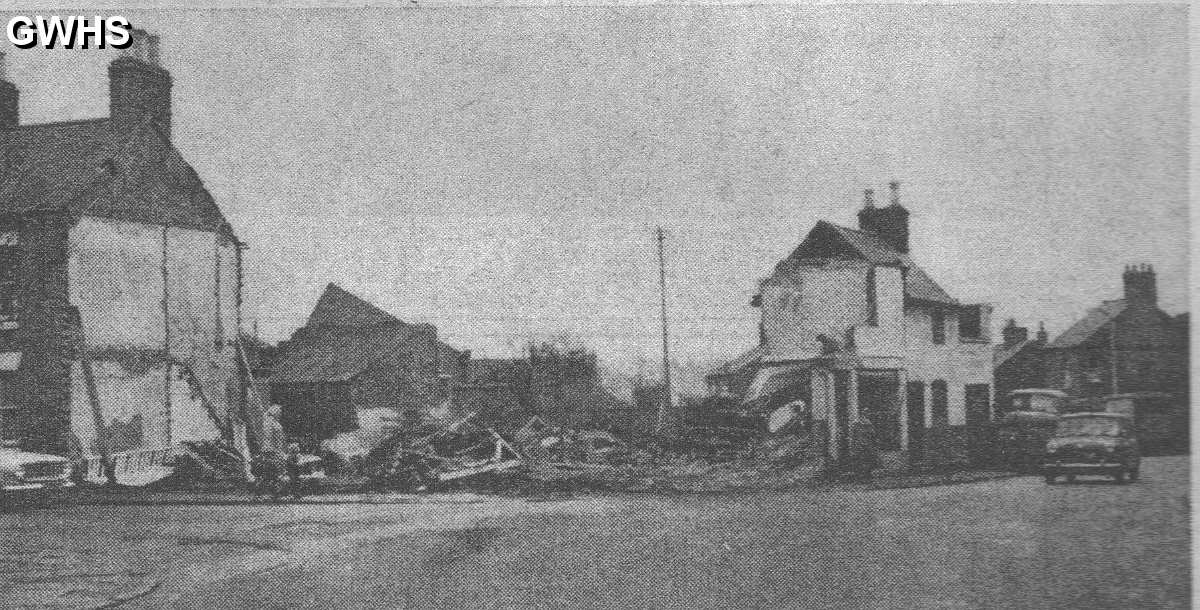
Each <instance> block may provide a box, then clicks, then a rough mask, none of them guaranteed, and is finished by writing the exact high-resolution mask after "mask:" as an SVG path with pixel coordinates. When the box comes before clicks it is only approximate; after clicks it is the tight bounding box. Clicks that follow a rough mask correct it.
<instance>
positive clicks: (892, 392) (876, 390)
mask: <svg viewBox="0 0 1200 610" xmlns="http://www.w3.org/2000/svg"><path fill="white" fill-rule="evenodd" d="M858 412H859V413H860V414H862V415H863V416H864V417H865V418H866V419H867V420H868V421H870V422H871V424H872V427H874V428H875V448H876V449H879V450H880V451H899V450H900V374H899V373H898V372H897V371H890V370H862V371H859V372H858Z"/></svg>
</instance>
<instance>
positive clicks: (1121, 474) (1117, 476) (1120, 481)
mask: <svg viewBox="0 0 1200 610" xmlns="http://www.w3.org/2000/svg"><path fill="white" fill-rule="evenodd" d="M1113 480H1114V481H1116V482H1117V485H1124V484H1125V471H1124V470H1118V471H1116V472H1114V473H1113Z"/></svg>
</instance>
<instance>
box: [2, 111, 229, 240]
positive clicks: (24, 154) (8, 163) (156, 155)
mask: <svg viewBox="0 0 1200 610" xmlns="http://www.w3.org/2000/svg"><path fill="white" fill-rule="evenodd" d="M39 211H58V212H67V213H71V214H75V215H84V214H86V215H89V216H97V217H101V218H112V219H117V220H127V221H132V222H146V223H152V224H168V225H171V226H177V227H184V228H191V229H200V230H207V231H217V230H222V231H228V227H229V225H228V223H227V222H226V220H225V217H224V215H222V214H221V210H220V208H218V207H217V205H216V202H215V201H213V198H212V196H211V195H210V194H209V193H208V191H207V190H205V188H204V184H203V182H202V181H201V180H200V177H199V176H198V175H197V174H196V172H195V170H194V169H193V168H192V167H191V165H189V164H188V163H187V161H185V160H184V159H183V156H182V155H181V154H180V153H179V151H178V150H177V149H176V148H175V147H174V145H172V144H171V141H170V138H168V137H167V136H166V135H165V134H163V133H162V132H161V131H160V130H159V129H158V128H157V127H156V126H155V125H154V123H153V122H152V121H150V120H147V121H145V122H143V123H142V124H141V125H139V126H138V127H137V128H135V129H134V130H132V131H130V132H121V131H118V130H117V129H116V128H115V127H114V124H113V122H112V121H111V120H110V119H107V118H102V119H91V120H84V121H66V122H58V123H40V124H30V125H21V126H18V127H16V128H14V129H8V130H0V213H10V214H25V213H30V212H39Z"/></svg>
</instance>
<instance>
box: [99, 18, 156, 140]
mask: <svg viewBox="0 0 1200 610" xmlns="http://www.w3.org/2000/svg"><path fill="white" fill-rule="evenodd" d="M130 36H131V37H132V41H131V42H130V45H129V47H128V48H126V49H124V50H123V51H122V53H121V57H120V58H119V59H117V60H116V61H113V62H112V63H111V64H109V66H108V95H109V99H108V103H109V116H110V117H111V118H112V120H113V122H114V124H115V125H116V127H117V129H118V130H120V131H122V132H128V131H130V130H132V129H135V128H137V126H139V125H141V124H142V123H143V122H145V121H146V120H147V119H151V120H152V121H153V122H154V124H156V125H157V126H158V128H159V129H161V130H163V132H164V133H165V134H166V135H167V137H170V135H171V84H172V83H171V75H170V73H168V72H167V71H166V70H164V69H162V68H161V67H160V66H159V65H158V60H159V51H158V47H159V42H158V36H156V35H153V34H150V33H149V32H147V31H146V30H142V29H136V28H135V29H134V30H133V31H132V32H131V33H130Z"/></svg>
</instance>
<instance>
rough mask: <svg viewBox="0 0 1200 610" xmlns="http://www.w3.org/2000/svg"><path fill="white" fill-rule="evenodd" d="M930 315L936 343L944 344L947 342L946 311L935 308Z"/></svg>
mask: <svg viewBox="0 0 1200 610" xmlns="http://www.w3.org/2000/svg"><path fill="white" fill-rule="evenodd" d="M929 317H930V319H931V320H932V327H933V343H934V345H944V344H945V343H946V312H944V311H941V310H934V311H933V313H931V314H930V315H929Z"/></svg>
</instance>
